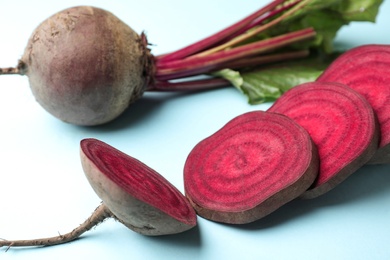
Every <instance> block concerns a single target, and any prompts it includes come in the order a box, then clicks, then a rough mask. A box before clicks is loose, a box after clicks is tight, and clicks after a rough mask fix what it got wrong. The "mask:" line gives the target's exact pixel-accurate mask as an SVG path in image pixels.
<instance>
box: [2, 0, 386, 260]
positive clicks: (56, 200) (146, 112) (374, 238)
mask: <svg viewBox="0 0 390 260" xmlns="http://www.w3.org/2000/svg"><path fill="white" fill-rule="evenodd" d="M1 1H2V5H1V6H2V7H1V8H0V24H1V26H0V35H1V41H0V67H6V66H14V65H15V64H16V61H17V59H18V58H20V56H21V55H22V52H23V50H24V47H25V44H26V42H27V39H28V37H29V36H30V33H31V32H32V30H33V29H34V28H35V27H36V26H37V25H38V24H39V23H40V22H41V21H43V20H44V19H45V18H46V17H48V16H49V15H51V14H53V13H55V12H57V11H59V10H61V9H63V8H66V7H70V6H73V5H81V4H90V5H95V6H99V7H103V8H105V9H107V10H110V11H111V12H113V13H115V14H116V15H117V16H118V17H120V18H121V19H122V20H124V21H125V22H126V23H128V24H129V25H130V26H132V27H133V28H134V29H135V30H137V31H138V32H141V31H143V30H145V31H146V32H147V35H148V37H149V40H150V42H152V43H154V44H156V46H155V47H153V53H154V54H160V53H163V52H167V51H170V50H174V49H177V48H179V47H182V46H183V45H185V44H188V43H191V42H193V41H195V40H196V39H199V38H201V37H204V36H207V35H209V34H211V33H212V32H215V31H216V30H218V29H220V28H223V27H225V26H227V25H230V24H231V23H232V22H234V21H236V20H237V19H239V18H242V17H243V16H245V15H247V14H249V13H251V12H252V11H254V10H255V9H257V8H258V7H260V6H262V5H264V4H265V3H267V1H265V0H262V1H247V2H246V3H245V4H243V2H239V1H232V0H228V1H222V0H218V1H206V0H197V1H173V0H172V1H156V0H154V1H126V2H125V1H110V3H108V2H107V1H92V0H90V1H89V0H88V1H87V0H80V1H77V0H72V1H62V2H57V1H50V2H48V1H43V0H39V1H24V0H22V1H7V2H5V1H3V0H1ZM389 12H390V3H389V2H387V1H385V3H384V4H383V6H382V9H381V13H380V15H379V17H378V21H377V24H375V25H374V24H368V23H367V24H362V23H360V24H352V25H351V26H348V27H345V28H344V29H343V30H342V31H341V32H340V34H339V36H338V38H337V42H336V43H337V45H338V46H349V47H352V46H356V45H360V44H365V43H389V42H390V36H389V34H388V24H389V23H390V18H389V16H388V15H387V14H388V13H389ZM268 107H269V104H265V105H260V106H250V105H248V104H247V102H246V99H245V97H243V96H242V95H241V94H240V93H238V92H237V91H236V90H235V89H234V88H227V89H221V90H214V91H208V92H202V93H195V94H192V95H186V94H153V95H152V94H147V95H145V96H144V97H143V99H142V100H140V101H138V102H137V103H136V104H135V105H134V106H132V107H131V108H130V109H129V110H128V111H127V112H126V113H125V114H124V115H123V116H121V117H120V118H119V119H118V120H116V121H114V122H113V123H111V124H109V125H105V126H101V127H93V128H85V127H77V126H72V125H68V124H65V123H62V122H60V121H59V120H57V119H55V118H53V117H52V116H51V115H49V114H48V113H46V112H45V111H44V110H43V109H42V108H41V107H40V106H39V105H38V104H37V103H36V102H35V100H34V98H33V96H32V94H31V93H30V90H29V87H28V82H27V78H25V77H19V76H2V77H0V111H1V112H0V113H1V127H0V144H1V149H0V164H1V166H2V167H1V171H0V198H1V199H0V201H1V213H0V238H6V239H28V238H38V237H46V236H53V235H57V234H58V233H66V232H68V231H70V230H71V229H73V228H74V227H76V226H77V225H79V224H80V223H81V222H82V221H84V219H85V218H87V217H88V216H89V214H90V213H91V212H92V211H93V210H94V209H95V207H96V206H97V205H98V204H99V199H98V198H97V196H96V195H95V193H94V192H93V190H92V189H91V188H90V186H89V184H88V183H87V181H86V179H85V177H84V175H83V172H82V169H81V165H80V161H79V141H80V140H81V139H82V138H86V137H94V138H98V139H101V140H102V141H105V142H107V143H109V144H111V145H113V146H115V147H117V148H118V149H120V150H122V151H124V152H126V153H128V154H130V155H132V156H134V157H136V158H138V159H140V160H141V161H143V162H144V163H146V164H148V165H149V166H151V167H152V168H154V169H155V170H157V171H158V172H160V173H161V174H162V175H164V176H165V177H166V178H167V179H168V180H169V181H171V182H172V183H173V184H174V185H175V186H176V187H178V188H179V189H180V190H181V191H183V180H182V169H183V165H184V162H185V159H186V156H187V154H188V153H189V152H190V150H191V149H192V147H193V146H194V145H195V144H196V143H197V142H199V141H200V140H201V139H203V138H205V137H207V136H208V135H210V134H212V133H213V132H214V131H216V130H217V129H219V128H220V127H221V126H222V125H224V124H225V123H226V122H227V121H228V120H230V119H232V118H233V117H234V116H237V115H239V114H241V113H244V112H246V111H251V110H255V109H263V110H265V109H267V108H268ZM389 170H390V166H389V165H382V166H365V167H363V168H362V169H361V170H359V171H358V172H356V173H355V174H354V175H353V176H351V177H350V178H349V179H348V180H347V181H345V182H344V183H343V184H341V185H340V186H339V187H337V188H336V189H334V190H333V191H331V192H329V193H328V194H326V195H324V196H322V197H320V198H317V199H313V200H310V201H294V202H292V203H290V204H288V205H286V206H284V207H282V208H281V209H280V210H278V211H276V212H274V213H273V214H271V215H269V216H268V217H266V218H264V219H262V220H260V221H257V222H255V223H253V224H250V225H244V226H231V225H223V224H218V223H214V222H210V221H207V220H204V219H202V218H200V217H199V218H198V227H197V228H195V229H193V230H191V231H189V232H185V233H183V234H179V235H173V236H165V237H145V236H142V235H138V234H136V233H134V232H132V231H130V230H128V229H127V228H126V227H124V226H123V225H121V224H120V223H117V222H114V221H111V220H108V221H106V222H104V223H103V224H102V225H100V226H98V227H97V228H96V229H94V230H92V231H90V232H88V233H86V234H85V235H83V236H82V239H79V240H77V241H74V242H72V243H68V244H65V245H59V246H54V247H46V248H29V249H27V248H12V249H10V250H9V251H8V252H5V250H4V248H1V249H0V259H1V260H6V259H13V260H14V259H29V260H33V259H40V260H44V259H74V260H76V259H95V260H99V259H354V260H358V259H390V249H389V241H390V173H389Z"/></svg>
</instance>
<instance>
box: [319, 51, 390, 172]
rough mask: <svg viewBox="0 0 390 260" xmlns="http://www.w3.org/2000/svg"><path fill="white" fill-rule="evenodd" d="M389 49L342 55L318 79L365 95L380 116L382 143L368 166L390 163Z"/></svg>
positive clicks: (351, 52) (352, 52)
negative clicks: (338, 84) (335, 83)
mask: <svg viewBox="0 0 390 260" xmlns="http://www.w3.org/2000/svg"><path fill="white" fill-rule="evenodd" d="M389 61H390V45H379V44H378V45H376V44H370V45H362V46H359V47H355V48H353V49H350V50H348V51H347V52H345V53H344V54H342V55H340V56H339V57H338V58H337V59H336V60H335V61H334V62H333V63H332V64H331V65H330V66H329V67H328V68H327V69H326V70H325V71H324V73H323V74H322V75H321V76H320V77H319V78H318V79H317V81H320V82H339V83H343V84H345V85H347V86H348V87H350V88H352V89H354V90H356V91H357V92H359V93H360V94H362V95H363V96H364V97H365V98H366V99H367V100H368V102H369V103H370V104H371V106H372V108H373V109H374V112H375V114H376V115H377V118H378V121H379V126H380V132H381V139H380V143H379V150H378V151H377V153H376V154H375V155H374V156H373V157H372V158H371V160H370V161H369V163H372V164H379V163H390V106H389V104H390V73H389Z"/></svg>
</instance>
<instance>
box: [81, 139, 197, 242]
mask: <svg viewBox="0 0 390 260" xmlns="http://www.w3.org/2000/svg"><path fill="white" fill-rule="evenodd" d="M81 161H82V165H83V169H84V172H85V174H86V176H87V179H88V180H89V182H90V184H91V185H92V188H93V189H94V190H95V192H96V193H97V195H98V196H99V197H100V198H101V199H102V201H103V204H105V205H106V207H107V208H109V210H110V211H111V212H112V213H113V214H114V215H115V217H116V218H117V219H119V220H120V222H122V223H123V224H124V225H126V226H127V227H128V228H130V229H132V230H134V231H136V232H138V233H141V234H144V235H165V234H174V233H179V232H182V231H185V230H187V229H190V228H192V227H194V226H195V225H196V213H195V211H194V209H193V208H192V207H191V205H190V203H189V202H188V200H187V199H186V198H185V196H184V195H183V194H182V193H180V191H179V190H177V189H176V188H175V187H174V186H173V185H172V184H171V183H170V182H168V180H166V179H165V178H164V177H163V176H161V175H160V174H158V173H157V172H156V171H154V170H153V169H151V168H150V167H148V166H147V165H145V164H143V163H142V162H140V161H138V160H137V159H135V158H133V157H131V156H129V155H127V154H124V153H123V152H121V151H119V150H117V149H115V148H114V147H112V146H110V145H108V144H106V143H103V142H101V141H99V140H96V139H84V140H82V141H81Z"/></svg>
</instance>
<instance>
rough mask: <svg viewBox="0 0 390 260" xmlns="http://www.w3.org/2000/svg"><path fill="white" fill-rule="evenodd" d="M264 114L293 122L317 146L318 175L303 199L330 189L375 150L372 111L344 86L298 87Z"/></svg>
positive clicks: (376, 142) (357, 94)
mask: <svg viewBox="0 0 390 260" xmlns="http://www.w3.org/2000/svg"><path fill="white" fill-rule="evenodd" d="M268 111H270V112H276V113H281V114H284V115H286V116H288V117H291V118H292V119H294V120H295V121H296V122H297V123H298V124H300V125H301V126H303V127H304V128H305V129H306V130H307V131H308V132H309V134H310V135H311V137H312V138H313V141H314V143H315V144H316V145H317V147H318V152H319V156H320V162H321V163H320V172H319V175H318V178H317V179H316V181H315V183H314V185H313V186H312V187H311V188H310V189H309V190H308V191H307V192H306V193H305V194H303V195H302V197H304V198H314V197H317V196H319V195H322V194H324V193H325V192H327V191H329V190H331V189H332V188H334V187H335V186H336V185H337V184H339V183H340V182H342V181H343V180H344V179H345V178H347V177H348V176H349V175H351V174H352V173H353V172H355V171H356V170H357V169H359V168H360V167H361V166H363V165H364V164H365V163H366V162H367V161H368V160H369V159H371V157H372V156H373V154H374V153H375V152H376V150H377V147H378V138H379V130H378V127H377V123H376V118H375V115H374V112H373V110H372V108H371V106H370V104H369V103H368V102H367V100H366V99H365V98H364V97H363V96H362V95H360V94H359V93H357V92H356V91H354V90H352V89H350V88H348V87H347V86H345V85H342V84H339V83H324V82H313V83H305V84H302V85H299V86H297V87H294V88H292V89H291V90H289V91H287V92H286V93H284V94H283V95H282V96H281V97H280V98H279V99H278V100H277V101H276V102H275V103H274V105H273V106H272V107H271V108H270V109H269V110H268Z"/></svg>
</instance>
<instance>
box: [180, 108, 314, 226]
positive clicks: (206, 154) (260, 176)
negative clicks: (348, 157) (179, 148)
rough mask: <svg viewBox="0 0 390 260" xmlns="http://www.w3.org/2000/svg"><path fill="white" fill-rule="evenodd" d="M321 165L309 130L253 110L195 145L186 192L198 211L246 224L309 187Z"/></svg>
mask: <svg viewBox="0 0 390 260" xmlns="http://www.w3.org/2000/svg"><path fill="white" fill-rule="evenodd" d="M318 168H319V160H318V153H317V149H316V147H315V145H314V143H313V142H312V140H311V138H310V136H309V134H308V133H307V131H306V130H304V129H303V128H302V127H301V126H299V125H298V124H296V123H295V122H294V121H293V120H291V119H290V118H288V117H286V116H283V115H279V114H275V113H268V112H264V111H255V112H248V113H245V114H243V115H240V116H238V117H236V118H234V119H233V120H231V121H230V122H228V123H227V124H226V125H225V126H223V127H222V128H221V129H220V130H218V131H217V132H216V133H214V134H213V135H211V136H209V137H208V138H206V139H204V140H202V141H201V142H199V143H198V144H197V145H196V146H195V147H194V148H193V150H192V151H191V152H190V154H189V156H188V158H187V160H186V163H185V166H184V186H185V193H186V196H187V198H188V199H189V200H190V202H191V204H192V206H193V207H194V208H195V210H196V211H197V213H198V215H200V216H202V217H204V218H206V219H210V220H213V221H218V222H224V223H231V224H244V223H249V222H253V221H255V220H258V219H260V218H262V217H264V216H266V215H268V214H269V213H271V212H273V211H275V210H276V209H277V208H279V207H281V206H282V205H284V204H285V203H287V202H289V201H291V200H293V199H294V198H296V197H298V196H299V195H301V194H302V193H303V192H305V191H306V190H307V189H308V188H309V187H310V185H311V184H312V183H313V181H314V180H315V178H316V176H317V173H318Z"/></svg>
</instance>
